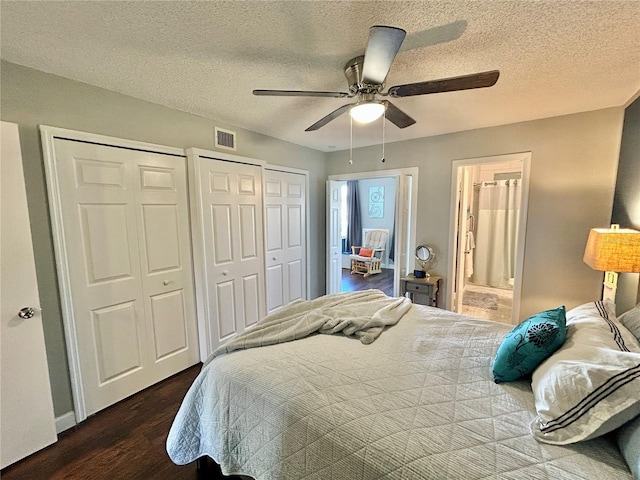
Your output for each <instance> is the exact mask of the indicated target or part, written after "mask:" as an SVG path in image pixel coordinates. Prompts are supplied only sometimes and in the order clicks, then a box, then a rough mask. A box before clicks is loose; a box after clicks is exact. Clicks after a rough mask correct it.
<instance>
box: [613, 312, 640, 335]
mask: <svg viewBox="0 0 640 480" xmlns="http://www.w3.org/2000/svg"><path fill="white" fill-rule="evenodd" d="M618 320H619V321H620V323H622V324H623V325H624V326H625V327H627V329H628V330H629V331H630V332H631V333H633V334H634V335H635V337H636V338H637V339H638V340H640V303H639V304H638V305H636V306H635V307H633V308H632V309H631V310H629V311H628V312H625V313H623V314H622V315H620V316H619V317H618Z"/></svg>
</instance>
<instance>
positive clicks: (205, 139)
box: [0, 62, 326, 416]
mask: <svg viewBox="0 0 640 480" xmlns="http://www.w3.org/2000/svg"><path fill="white" fill-rule="evenodd" d="M0 68H1V70H0V74H1V82H2V83H1V85H0V86H1V92H2V96H1V99H0V102H1V103H0V115H1V119H2V120H4V121H7V122H13V123H17V124H18V125H19V129H20V143H21V146H22V155H23V163H24V171H25V177H26V184H27V185H26V186H27V197H28V198H27V200H28V203H29V215H30V221H31V229H32V236H33V245H34V250H35V259H36V270H37V274H38V287H39V289H40V302H41V306H42V318H43V324H44V332H45V342H46V346H47V358H48V361H49V375H50V378H51V386H52V390H53V401H54V409H55V413H56V415H57V416H59V415H62V414H64V413H66V412H68V411H70V410H72V409H73V403H72V396H71V386H70V380H69V371H68V363H67V357H66V350H65V344H64V330H63V324H62V315H61V310H60V298H59V295H58V284H57V279H56V270H55V258H54V253H53V240H52V236H51V225H50V222H49V210H48V205H47V193H46V185H45V174H44V164H43V157H42V153H41V148H40V139H39V133H38V129H37V127H38V125H51V126H55V127H62V128H68V129H73V130H80V131H84V132H91V133H97V134H101V135H109V136H114V137H120V138H127V139H132V140H138V141H142V142H150V143H156V144H160V145H167V146H172V147H179V148H187V147H197V148H203V149H209V150H213V149H214V142H213V141H214V133H213V129H214V126H218V127H222V128H226V129H230V130H233V131H236V132H237V146H238V150H237V152H235V153H237V154H238V155H242V156H246V157H252V158H257V159H261V160H266V161H268V162H270V163H273V164H277V165H285V166H290V167H296V168H301V169H305V170H309V172H310V179H309V180H310V182H309V197H310V218H312V219H314V218H315V219H323V218H324V216H325V179H326V172H325V162H324V160H325V154H324V153H322V152H319V151H316V150H311V149H308V148H304V147H300V146H298V145H294V144H291V143H286V142H282V141H280V140H276V139H274V138H271V137H267V136H264V135H259V134H257V133H254V132H250V131H247V130H243V129H241V128H237V127H234V126H233V125H226V124H224V123H222V122H217V121H212V120H208V119H205V118H202V117H198V116H195V115H190V114H187V113H184V112H180V111H177V110H173V109H170V108H166V107H162V106H159V105H155V104H152V103H149V102H144V101H141V100H137V99H134V98H132V97H127V96H125V95H121V94H118V93H114V92H110V91H107V90H103V89H100V88H96V87H92V86H89V85H86V84H83V83H79V82H74V81H71V80H67V79H64V78H62V77H57V76H54V75H49V74H46V73H43V72H39V71H37V70H32V69H28V68H25V67H21V66H18V65H15V64H11V63H7V62H2V64H1V67H0ZM221 101H224V99H223V98H221ZM310 223H311V231H310V241H311V245H310V247H311V251H312V252H318V253H317V254H316V255H312V256H311V265H310V268H311V272H312V275H311V292H310V294H311V297H316V296H319V295H322V294H324V291H325V280H324V275H325V274H324V272H325V265H324V237H325V223H324V221H312V222H310Z"/></svg>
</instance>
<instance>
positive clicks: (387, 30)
mask: <svg viewBox="0 0 640 480" xmlns="http://www.w3.org/2000/svg"><path fill="white" fill-rule="evenodd" d="M406 34H407V32H405V31H404V30H403V29H401V28H397V27H386V26H384V25H375V26H373V27H371V28H370V29H369V41H368V42H367V49H366V50H365V52H364V65H363V67H362V80H363V81H364V82H365V83H369V84H372V85H381V84H383V83H384V79H385V78H387V74H388V73H389V69H390V68H391V64H392V63H393V59H394V58H396V54H397V53H398V50H400V45H402V42H403V41H404V37H405V35H406Z"/></svg>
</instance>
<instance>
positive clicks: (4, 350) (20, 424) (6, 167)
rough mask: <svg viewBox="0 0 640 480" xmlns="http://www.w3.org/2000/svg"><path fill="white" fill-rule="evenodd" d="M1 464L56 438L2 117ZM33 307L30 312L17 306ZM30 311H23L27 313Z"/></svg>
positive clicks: (25, 235)
mask: <svg viewBox="0 0 640 480" xmlns="http://www.w3.org/2000/svg"><path fill="white" fill-rule="evenodd" d="M1 136H2V143H1V145H2V152H1V154H0V158H1V159H2V164H1V173H0V179H1V180H2V185H1V186H0V193H1V199H0V204H1V207H2V208H1V210H2V212H1V214H0V219H1V227H0V233H1V236H2V238H1V239H0V245H1V247H2V249H1V254H0V258H1V262H0V267H1V268H0V298H1V301H0V305H1V306H2V315H1V316H0V399H1V402H0V468H4V467H6V466H7V465H10V464H12V463H14V462H16V461H18V460H20V459H21V458H24V457H26V456H27V455H30V454H32V453H33V452H36V451H37V450H40V449H41V448H44V447H46V446H47V445H50V444H52V443H54V442H55V441H56V440H57V436H56V429H55V421H54V413H53V402H52V400H51V386H50V383H49V370H48V368H47V357H46V353H45V344H44V333H43V330H42V316H41V312H40V298H39V297H38V284H37V281H36V265H35V261H34V258H33V244H32V243H31V229H30V227H29V212H28V210H27V196H26V192H25V184H24V174H23V171H22V156H21V153H20V139H19V137H18V125H16V124H14V123H6V122H2V132H1ZM25 307H27V308H29V307H30V308H32V309H33V316H32V317H30V318H22V317H20V316H19V312H20V311H21V310H22V309H24V308H25ZM30 314H31V313H29V312H23V313H22V315H23V316H26V317H28V316H29V315H30Z"/></svg>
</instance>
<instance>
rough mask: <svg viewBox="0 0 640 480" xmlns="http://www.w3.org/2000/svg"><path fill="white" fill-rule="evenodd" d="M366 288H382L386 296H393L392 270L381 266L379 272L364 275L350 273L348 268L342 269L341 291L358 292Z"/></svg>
mask: <svg viewBox="0 0 640 480" xmlns="http://www.w3.org/2000/svg"><path fill="white" fill-rule="evenodd" d="M368 288H377V289H378V290H382V291H383V292H384V293H386V294H387V295H388V296H390V297H392V296H393V270H392V269H388V268H383V269H382V272H381V273H376V274H375V275H370V276H368V277H365V276H364V275H360V274H358V273H351V270H349V269H348V268H343V269H342V291H343V292H359V291H360V290H367V289H368Z"/></svg>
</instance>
